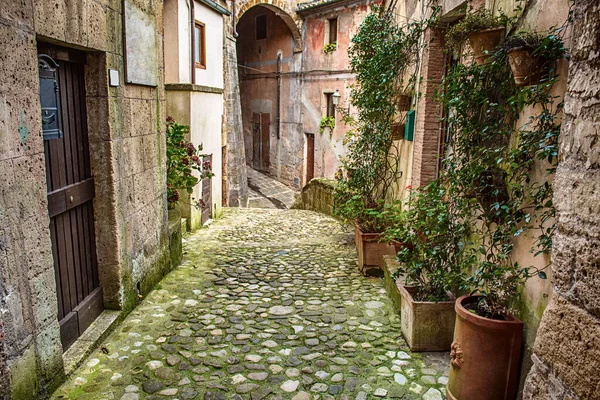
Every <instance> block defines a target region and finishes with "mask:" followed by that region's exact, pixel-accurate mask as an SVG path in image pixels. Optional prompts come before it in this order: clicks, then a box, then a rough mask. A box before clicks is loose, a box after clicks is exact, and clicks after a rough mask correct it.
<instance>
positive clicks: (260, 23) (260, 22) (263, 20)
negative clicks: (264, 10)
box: [256, 14, 267, 40]
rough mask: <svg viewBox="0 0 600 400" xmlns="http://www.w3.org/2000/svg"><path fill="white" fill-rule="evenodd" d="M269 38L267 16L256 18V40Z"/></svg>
mask: <svg viewBox="0 0 600 400" xmlns="http://www.w3.org/2000/svg"><path fill="white" fill-rule="evenodd" d="M266 38H267V14H264V15H259V16H258V17H256V40H261V39H266Z"/></svg>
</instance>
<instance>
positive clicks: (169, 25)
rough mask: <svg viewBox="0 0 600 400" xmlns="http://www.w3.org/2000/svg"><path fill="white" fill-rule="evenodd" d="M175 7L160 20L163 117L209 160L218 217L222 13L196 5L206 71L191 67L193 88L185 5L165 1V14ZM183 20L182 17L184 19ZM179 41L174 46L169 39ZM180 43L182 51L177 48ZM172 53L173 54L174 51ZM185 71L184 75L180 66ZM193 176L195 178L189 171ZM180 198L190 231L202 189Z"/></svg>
mask: <svg viewBox="0 0 600 400" xmlns="http://www.w3.org/2000/svg"><path fill="white" fill-rule="evenodd" d="M175 3H178V4H179V7H178V8H177V13H178V18H171V19H170V20H166V21H165V37H167V36H168V37H170V38H171V39H170V41H169V42H167V41H166V40H165V75H166V76H170V77H171V79H176V80H174V81H170V82H167V86H166V89H167V114H168V115H171V116H173V117H174V118H175V120H176V121H177V122H178V123H181V124H185V125H188V126H189V127H190V134H189V137H188V139H189V140H191V142H192V143H194V144H195V145H197V146H199V145H202V148H203V150H202V152H203V153H204V154H210V155H212V166H213V169H212V170H213V173H214V174H215V177H214V178H213V179H211V187H212V200H213V202H212V204H209V205H208V207H210V209H211V211H212V212H213V213H215V212H216V214H217V215H218V214H220V213H221V206H222V183H223V180H222V153H223V151H222V148H223V146H224V145H225V144H226V143H223V135H222V132H223V126H222V125H223V115H224V109H223V107H224V98H223V87H224V79H223V74H224V63H225V61H224V55H223V51H224V40H223V36H224V26H223V21H224V17H223V15H222V14H220V13H218V12H216V11H214V10H212V9H210V8H209V7H207V6H206V5H204V4H202V3H200V2H195V5H194V20H195V21H198V22H201V23H203V24H204V25H205V28H204V29H205V34H206V68H204V69H201V68H194V70H195V74H196V76H195V84H194V85H192V82H191V76H190V73H189V71H190V70H191V64H190V49H191V39H190V36H189V35H190V29H189V27H190V21H189V15H190V14H189V13H190V9H189V8H188V5H187V4H188V3H187V2H186V1H184V0H169V2H168V3H167V6H166V7H167V8H166V9H167V10H169V9H172V8H174V6H175ZM182 15H184V16H185V17H183V16H182ZM175 37H176V38H178V43H179V46H176V43H175V42H174V39H173V38H175ZM181 44H183V46H182V45H181ZM169 47H171V48H172V49H171V50H169V51H170V53H169V54H170V57H171V58H167V57H166V52H167V51H168V50H167V48H169ZM173 49H175V50H173ZM185 66H187V71H188V73H187V75H186V74H185V71H184V69H185V68H184V67H185ZM194 174H195V175H196V176H198V175H199V174H198V173H197V172H196V171H194ZM187 197H188V196H187V194H184V198H185V200H183V201H181V202H180V204H179V210H180V212H181V215H182V216H183V217H184V218H188V223H189V226H190V228H191V229H192V230H195V229H198V228H199V227H200V225H201V217H202V210H201V209H199V208H196V207H195V203H196V202H197V201H198V200H199V199H201V198H202V184H201V183H200V184H198V185H197V186H196V187H195V188H194V191H193V193H192V194H191V196H190V197H191V199H190V198H187Z"/></svg>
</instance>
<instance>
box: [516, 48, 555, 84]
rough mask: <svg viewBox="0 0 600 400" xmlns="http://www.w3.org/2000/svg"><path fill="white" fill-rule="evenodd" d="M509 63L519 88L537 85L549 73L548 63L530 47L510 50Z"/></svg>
mask: <svg viewBox="0 0 600 400" xmlns="http://www.w3.org/2000/svg"><path fill="white" fill-rule="evenodd" d="M508 63H509V64H510V69H511V71H512V74H513V77H514V79H515V83H516V85H517V86H530V85H536V84H538V83H540V80H541V79H542V76H544V75H546V74H547V73H548V67H549V64H548V62H547V61H545V60H544V59H543V58H542V57H540V56H538V55H534V54H533V49H531V48H529V47H516V48H514V49H510V50H509V51H508Z"/></svg>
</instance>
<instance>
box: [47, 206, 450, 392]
mask: <svg viewBox="0 0 600 400" xmlns="http://www.w3.org/2000/svg"><path fill="white" fill-rule="evenodd" d="M104 347H105V350H106V351H101V349H98V350H95V351H94V352H93V353H92V354H91V355H90V356H89V357H88V359H87V360H86V361H85V362H84V363H83V365H82V366H81V367H80V368H79V369H78V370H76V371H75V372H74V373H73V374H72V375H71V377H70V379H69V380H68V381H67V383H65V384H64V385H63V386H62V387H61V388H59V389H58V390H57V391H56V392H55V393H54V398H56V399H60V398H68V399H122V400H134V399H159V398H160V399H163V398H170V399H184V400H185V399H252V400H259V399H266V398H269V399H295V400H300V399H317V398H320V399H367V398H403V399H407V398H410V399H412V398H415V399H421V398H422V399H427V400H433V399H442V398H443V396H442V392H443V391H444V389H443V388H444V385H445V384H446V383H447V378H446V376H445V375H444V374H445V373H447V370H448V368H449V365H448V361H447V360H448V357H447V353H437V354H435V353H430V354H428V353H421V354H411V353H410V352H409V351H408V348H407V346H406V344H405V342H404V340H403V339H402V337H401V333H400V321H399V318H398V314H397V313H396V312H394V311H393V308H392V303H391V301H390V300H389V299H388V297H387V296H386V292H385V289H384V287H383V281H382V280H381V279H378V278H366V277H363V276H361V275H360V274H359V273H358V271H357V268H356V249H355V248H354V242H353V235H352V232H351V231H350V230H349V229H347V228H345V227H343V226H342V225H341V224H340V223H339V222H338V221H336V220H335V219H332V218H330V217H327V216H324V215H322V214H318V213H313V212H309V211H296V210H292V211H288V210H266V209H265V210H258V209H253V210H243V209H225V211H224V217H223V218H222V219H220V220H217V221H215V222H214V223H213V224H212V225H211V226H210V227H208V228H206V229H200V230H198V231H197V232H196V233H193V234H191V235H190V236H187V237H185V238H184V260H183V262H182V264H181V265H180V266H179V267H177V268H175V269H174V270H173V271H172V272H171V273H170V274H169V275H168V276H166V277H165V278H164V279H163V280H162V282H160V283H159V284H158V285H157V286H156V288H155V290H153V291H152V292H151V293H150V294H149V295H148V296H147V297H146V298H145V299H144V300H143V301H142V302H141V303H140V305H139V306H138V307H137V308H136V309H135V310H134V311H133V312H132V313H131V314H130V315H129V316H128V317H127V318H126V319H125V320H124V321H123V322H122V323H121V324H120V325H119V326H118V327H117V329H116V330H115V331H114V332H113V333H112V334H111V335H110V336H109V337H108V338H107V339H106V340H105V341H104Z"/></svg>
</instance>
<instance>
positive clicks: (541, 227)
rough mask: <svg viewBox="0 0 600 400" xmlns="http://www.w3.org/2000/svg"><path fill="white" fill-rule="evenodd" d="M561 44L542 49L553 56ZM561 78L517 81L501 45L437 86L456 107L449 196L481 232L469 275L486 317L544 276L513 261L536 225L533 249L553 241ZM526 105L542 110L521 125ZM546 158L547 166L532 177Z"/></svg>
mask: <svg viewBox="0 0 600 400" xmlns="http://www.w3.org/2000/svg"><path fill="white" fill-rule="evenodd" d="M510 40H511V39H508V42H509V43H510ZM549 40H552V41H554V40H556V39H549ZM541 42H544V43H545V39H543V38H542V39H541V40H540V41H539V43H541ZM556 48H557V46H554V45H553V47H548V48H540V47H538V48H537V50H536V51H539V54H540V56H542V57H548V58H550V57H554V56H555V54H556V53H555V49H556ZM555 81H556V77H555V76H554V74H552V73H551V74H550V75H549V77H547V78H546V79H545V80H544V81H542V82H541V84H539V85H536V86H530V87H525V88H517V87H516V86H515V84H514V81H513V79H512V76H511V73H510V67H509V65H508V60H507V54H506V50H505V48H501V49H498V51H497V52H496V53H495V54H494V56H493V58H492V60H491V62H490V63H487V64H485V65H482V66H478V65H476V64H471V65H457V66H455V67H453V68H452V70H451V71H450V72H449V74H448V75H447V76H446V77H445V79H444V82H443V86H445V91H444V92H443V93H438V97H439V100H440V101H441V102H442V103H443V105H444V106H445V107H447V108H448V109H449V110H450V112H449V113H448V117H447V118H446V124H447V126H448V128H449V132H450V133H451V140H450V144H449V146H448V149H447V151H446V156H445V158H444V160H443V164H444V169H445V174H444V180H445V182H446V187H447V196H448V198H449V199H452V202H453V203H454V207H455V208H456V209H457V210H458V213H459V215H461V216H462V217H463V218H466V219H467V220H468V222H469V224H470V226H472V227H473V229H474V232H473V233H474V235H472V237H477V238H478V241H477V242H476V244H475V248H476V250H477V251H478V252H479V257H478V261H477V263H476V268H475V269H474V272H473V273H472V275H471V276H470V278H469V283H470V286H471V287H472V289H473V290H474V292H478V293H480V294H481V295H482V298H481V300H480V302H479V304H478V306H477V310H476V311H477V312H478V313H479V314H481V315H484V316H486V317H491V318H501V317H502V316H504V315H506V314H507V313H509V312H510V310H511V305H512V302H513V301H514V300H515V298H516V296H517V294H518V289H519V287H520V286H521V285H522V284H523V283H524V282H525V280H526V279H528V278H529V277H531V276H533V275H538V276H539V277H540V278H544V276H545V274H544V273H543V271H540V270H537V269H534V268H531V267H529V268H528V267H523V266H521V265H519V264H518V263H516V262H514V261H513V260H512V251H513V240H514V238H515V237H518V236H520V235H523V234H524V233H525V232H527V231H530V230H532V229H536V230H535V232H538V237H537V240H536V242H535V245H534V247H533V248H532V249H531V251H532V252H533V253H535V255H539V254H542V253H545V252H547V251H549V250H550V249H551V247H552V240H551V235H552V233H553V232H554V230H555V229H556V223H555V222H554V217H555V210H554V206H553V204H552V184H551V181H552V175H553V173H554V171H555V167H556V162H557V153H558V134H559V132H560V118H559V116H560V113H561V112H562V102H557V100H556V98H555V97H553V96H552V95H551V93H550V90H551V88H552V85H553V84H554V83H555ZM525 107H528V109H535V110H539V111H538V112H537V113H536V115H534V116H532V117H531V118H530V119H529V121H528V122H527V123H526V124H525V125H523V126H521V127H516V122H517V120H518V118H519V116H520V113H521V111H522V110H523V109H524V108H525ZM539 162H542V165H545V167H543V168H545V170H546V172H545V174H544V176H543V177H542V178H541V179H536V180H532V178H531V176H532V174H533V170H534V167H535V166H536V163H539Z"/></svg>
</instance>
